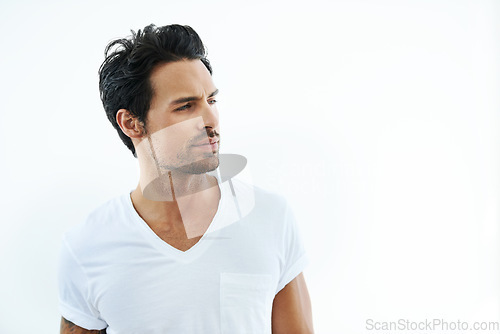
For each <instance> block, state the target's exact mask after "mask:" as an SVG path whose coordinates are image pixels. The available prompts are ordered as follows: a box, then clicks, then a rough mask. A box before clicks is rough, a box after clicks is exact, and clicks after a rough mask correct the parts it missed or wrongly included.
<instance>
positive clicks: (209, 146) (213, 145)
mask: <svg viewBox="0 0 500 334" xmlns="http://www.w3.org/2000/svg"><path fill="white" fill-rule="evenodd" d="M193 147H196V148H199V149H202V150H207V151H209V150H210V151H213V152H215V151H217V149H218V148H219V141H218V140H208V141H207V140H205V141H203V142H201V143H197V144H195V145H193Z"/></svg>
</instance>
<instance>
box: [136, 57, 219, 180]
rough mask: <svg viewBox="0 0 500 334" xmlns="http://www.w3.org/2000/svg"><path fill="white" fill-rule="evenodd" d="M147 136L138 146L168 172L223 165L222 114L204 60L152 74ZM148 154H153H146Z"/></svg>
mask: <svg viewBox="0 0 500 334" xmlns="http://www.w3.org/2000/svg"><path fill="white" fill-rule="evenodd" d="M150 82H151V85H152V88H153V92H154V94H153V98H152V100H151V107H150V109H149V112H148V115H147V118H146V134H145V135H144V137H143V138H142V141H141V142H140V143H139V145H138V146H137V149H138V153H139V152H141V151H142V152H147V153H146V154H145V155H146V157H145V158H148V159H150V158H152V159H153V160H154V162H155V164H156V168H157V169H159V171H160V170H161V172H162V173H165V172H166V171H167V170H171V171H173V170H176V171H180V172H183V173H188V174H201V173H206V172H208V171H212V170H214V169H215V168H217V166H218V164H219V158H218V156H219V143H218V142H219V114H218V112H217V107H216V100H215V95H216V94H217V88H216V87H215V85H214V83H213V81H212V76H211V75H210V73H209V72H208V70H207V68H206V67H205V65H203V63H202V62H201V61H200V60H182V61H177V62H172V63H167V64H162V65H159V66H158V67H156V68H155V69H154V70H153V72H152V73H151V77H150ZM148 155H149V156H148Z"/></svg>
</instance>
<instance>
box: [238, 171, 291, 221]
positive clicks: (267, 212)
mask: <svg viewBox="0 0 500 334" xmlns="http://www.w3.org/2000/svg"><path fill="white" fill-rule="evenodd" d="M230 186H231V185H230ZM232 186H233V188H234V195H233V197H234V202H235V203H237V205H238V206H239V208H240V211H241V213H242V217H245V218H246V219H244V221H246V222H249V223H250V222H251V223H252V224H258V225H262V226H267V228H269V227H273V229H274V228H283V226H282V225H283V223H284V222H285V220H286V218H287V215H288V214H287V212H288V210H289V209H288V208H289V205H288V202H287V200H286V198H285V196H283V195H282V194H280V193H278V192H276V191H273V190H269V189H266V188H263V187H261V186H257V185H253V184H249V183H246V182H244V181H241V180H238V179H233V180H232ZM228 193H229V194H231V193H230V192H228Z"/></svg>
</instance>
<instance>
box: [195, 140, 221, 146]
mask: <svg viewBox="0 0 500 334" xmlns="http://www.w3.org/2000/svg"><path fill="white" fill-rule="evenodd" d="M218 142H219V141H218V140H204V141H202V142H199V143H197V144H194V145H193V146H203V145H213V144H215V143H218Z"/></svg>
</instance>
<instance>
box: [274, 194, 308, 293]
mask: <svg viewBox="0 0 500 334" xmlns="http://www.w3.org/2000/svg"><path fill="white" fill-rule="evenodd" d="M308 263H309V260H308V258H307V254H306V251H305V248H304V244H303V241H302V239H301V236H300V231H299V227H298V225H297V221H296V219H295V216H294V215H293V212H292V210H291V208H290V207H289V205H288V204H287V205H286V209H285V218H284V233H283V265H282V270H281V275H280V280H279V283H278V288H277V290H276V293H278V292H280V291H281V289H283V288H284V287H285V286H286V285H287V284H288V283H290V282H291V281H292V280H293V279H294V278H295V277H297V276H298V275H299V274H300V273H301V272H302V271H303V270H304V268H305V267H306V266H307V264H308Z"/></svg>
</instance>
